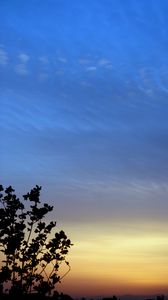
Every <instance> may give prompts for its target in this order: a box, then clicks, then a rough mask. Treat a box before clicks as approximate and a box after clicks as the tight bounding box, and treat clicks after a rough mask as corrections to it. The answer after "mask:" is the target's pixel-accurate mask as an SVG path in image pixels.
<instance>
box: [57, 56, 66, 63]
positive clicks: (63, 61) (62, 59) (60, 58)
mask: <svg viewBox="0 0 168 300" xmlns="http://www.w3.org/2000/svg"><path fill="white" fill-rule="evenodd" d="M57 59H58V61H60V62H62V63H64V64H66V63H67V59H66V58H65V57H58V58H57Z"/></svg>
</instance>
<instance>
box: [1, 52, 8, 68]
mask: <svg viewBox="0 0 168 300" xmlns="http://www.w3.org/2000/svg"><path fill="white" fill-rule="evenodd" d="M7 63H8V54H7V52H6V51H5V50H4V49H2V48H0V65H6V64H7Z"/></svg>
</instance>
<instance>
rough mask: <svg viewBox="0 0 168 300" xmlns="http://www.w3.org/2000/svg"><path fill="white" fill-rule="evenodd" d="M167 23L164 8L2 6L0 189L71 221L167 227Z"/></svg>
mask: <svg viewBox="0 0 168 300" xmlns="http://www.w3.org/2000/svg"><path fill="white" fill-rule="evenodd" d="M167 12H168V3H167V1H164V0H156V1H154V0H148V1H145V0H141V1H136V0H134V1H133V0H132V1H131V0H104V1H103V0H92V1H88V0H81V1H77V0H71V1H68V0H61V1H59V0H55V1H54V0H47V1H38V0H35V1H32V0H30V1H18V0H13V1H3V0H1V3H0V99H1V100H0V101H1V118H0V126H1V179H2V183H3V184H5V185H8V184H12V185H14V187H16V189H17V190H18V191H19V192H22V190H23V191H24V192H25V190H27V189H30V187H32V186H34V185H35V184H39V185H42V186H43V189H44V195H45V197H47V198H48V199H53V200H52V201H55V202H56V203H57V206H58V207H59V209H60V211H59V213H60V214H61V216H62V218H65V219H66V218H68V220H69V221H74V219H75V218H76V219H77V221H79V220H81V222H82V220H83V221H84V220H85V218H88V220H90V221H93V220H96V219H98V218H100V217H101V216H102V220H104V219H106V218H107V219H108V218H109V219H110V218H111V216H113V217H114V218H115V217H117V218H119V215H120V217H121V218H129V217H130V216H132V218H136V217H137V218H142V216H144V218H147V219H150V218H158V219H159V220H160V219H161V220H162V219H164V216H165V218H166V209H167V178H168V167H167V160H168V139H167V136H168V103H167V96H168V71H167V70H168V55H167V53H168V40H167V36H168V32H167V31H168V29H167V28H168V26H167V25H168V14H167ZM57 199H59V200H60V203H59V201H58V202H57ZM95 205H96V207H97V209H96V211H95ZM64 207H68V209H67V211H66V212H65V211H64ZM86 216H87V217H86Z"/></svg>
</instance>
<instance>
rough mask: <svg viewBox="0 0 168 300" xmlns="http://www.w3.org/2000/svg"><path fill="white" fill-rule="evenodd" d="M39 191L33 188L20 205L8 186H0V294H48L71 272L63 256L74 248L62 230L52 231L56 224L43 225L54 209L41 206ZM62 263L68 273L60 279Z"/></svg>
mask: <svg viewBox="0 0 168 300" xmlns="http://www.w3.org/2000/svg"><path fill="white" fill-rule="evenodd" d="M40 191H41V187H40V186H38V185H36V186H35V187H34V188H33V189H32V190H31V191H30V192H29V193H27V194H26V195H23V201H21V200H20V199H19V198H17V196H16V195H15V193H14V192H15V190H14V189H13V188H12V187H11V186H9V187H7V188H6V189H4V188H3V186H2V185H0V205H1V207H0V251H1V252H2V257H3V258H2V259H3V260H2V266H1V269H0V286H1V293H6V292H7V293H9V294H12V295H23V294H25V295H27V294H31V293H33V292H36V293H38V294H41V295H46V294H47V293H48V294H51V292H52V291H53V290H54V288H55V285H56V283H58V282H60V281H61V279H62V278H63V277H64V276H65V275H66V274H67V273H68V272H69V271H70V265H69V262H68V261H67V260H66V255H67V254H68V252H69V248H70V247H71V246H72V245H73V244H72V243H71V241H70V239H68V238H67V236H66V234H65V232H64V231H63V230H61V231H59V232H55V231H54V229H55V228H56V222H55V221H51V222H49V223H46V222H45V221H44V218H45V216H46V215H47V214H48V213H49V212H51V211H52V210H53V206H50V205H48V204H47V203H44V204H43V205H42V204H41V202H40ZM24 201H26V203H25V205H24ZM53 231H54V232H53ZM63 262H64V263H65V264H66V265H67V267H68V270H67V272H66V273H64V275H63V276H62V277H61V276H60V275H59V274H58V271H59V268H60V264H61V263H63Z"/></svg>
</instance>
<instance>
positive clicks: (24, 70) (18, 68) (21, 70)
mask: <svg viewBox="0 0 168 300" xmlns="http://www.w3.org/2000/svg"><path fill="white" fill-rule="evenodd" d="M15 71H16V73H17V74H19V75H27V74H28V70H27V68H26V65H25V64H18V65H16V66H15Z"/></svg>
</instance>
